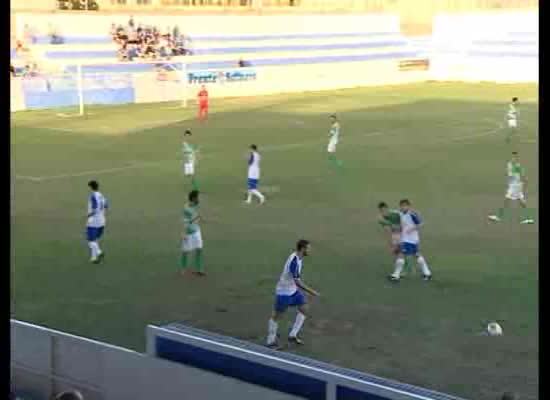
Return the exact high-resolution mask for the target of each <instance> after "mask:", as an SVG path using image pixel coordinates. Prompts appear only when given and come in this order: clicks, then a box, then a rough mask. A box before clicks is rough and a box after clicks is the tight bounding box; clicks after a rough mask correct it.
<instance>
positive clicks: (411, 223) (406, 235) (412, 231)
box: [399, 210, 422, 244]
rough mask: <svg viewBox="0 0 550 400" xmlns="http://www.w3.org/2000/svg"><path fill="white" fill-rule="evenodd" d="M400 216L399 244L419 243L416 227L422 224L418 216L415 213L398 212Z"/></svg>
mask: <svg viewBox="0 0 550 400" xmlns="http://www.w3.org/2000/svg"><path fill="white" fill-rule="evenodd" d="M399 215H400V216H401V243H411V244H418V243H420V235H419V233H418V226H419V225H420V224H421V223H422V220H421V219H420V216H419V215H418V214H417V213H416V212H415V211H411V210H409V211H407V212H402V211H401V212H400V213H399Z"/></svg>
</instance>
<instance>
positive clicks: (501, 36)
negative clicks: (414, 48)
mask: <svg viewBox="0 0 550 400" xmlns="http://www.w3.org/2000/svg"><path fill="white" fill-rule="evenodd" d="M538 34H539V23H538V12H535V11H533V12H514V13H498V14H479V15H475V14H465V15H439V16H437V17H436V18H435V19H434V25H433V37H432V51H431V54H430V62H431V67H430V70H431V76H432V79H436V80H459V81H484V80H487V81H495V82H538V74H539V68H538ZM488 42H491V43H494V45H488V44H487V43H488Z"/></svg>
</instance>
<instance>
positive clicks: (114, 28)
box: [109, 24, 118, 41]
mask: <svg viewBox="0 0 550 400" xmlns="http://www.w3.org/2000/svg"><path fill="white" fill-rule="evenodd" d="M109 34H110V35H111V38H112V39H113V40H114V41H116V40H117V39H118V28H117V26H116V24H111V29H109Z"/></svg>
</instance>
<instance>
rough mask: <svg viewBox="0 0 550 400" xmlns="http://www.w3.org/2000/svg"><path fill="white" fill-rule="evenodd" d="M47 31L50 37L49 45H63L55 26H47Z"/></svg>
mask: <svg viewBox="0 0 550 400" xmlns="http://www.w3.org/2000/svg"><path fill="white" fill-rule="evenodd" d="M48 31H49V36H50V44H63V43H64V40H63V37H62V36H61V34H60V33H59V30H58V29H57V27H56V26H55V25H53V24H52V23H49V24H48Z"/></svg>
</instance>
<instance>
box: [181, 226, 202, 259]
mask: <svg viewBox="0 0 550 400" xmlns="http://www.w3.org/2000/svg"><path fill="white" fill-rule="evenodd" d="M197 249H202V235H201V231H200V229H199V230H198V231H196V232H195V233H188V234H186V235H185V239H184V240H182V243H181V250H182V251H183V252H185V253H187V252H188V251H193V250H197Z"/></svg>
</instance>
